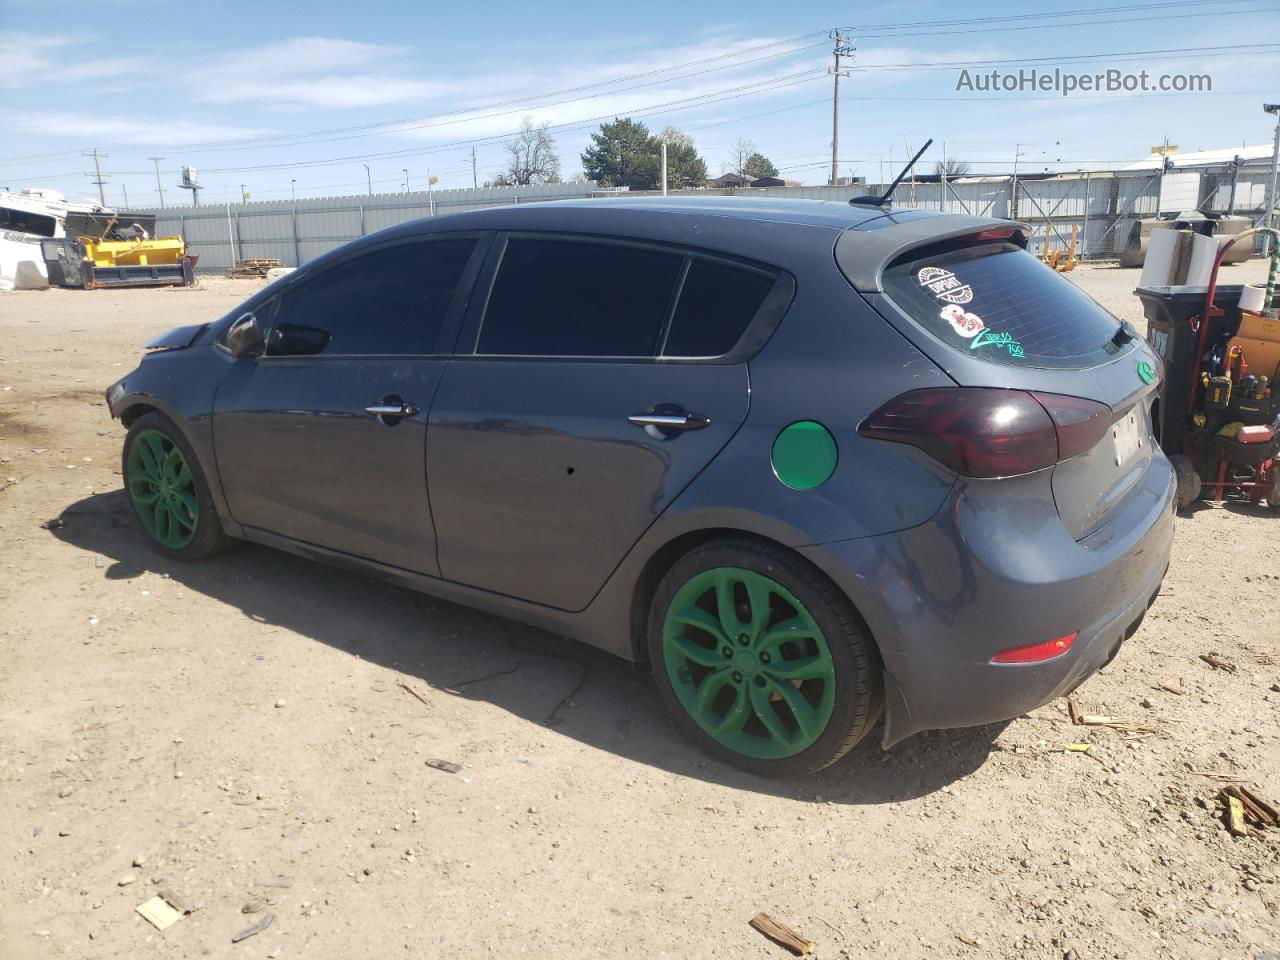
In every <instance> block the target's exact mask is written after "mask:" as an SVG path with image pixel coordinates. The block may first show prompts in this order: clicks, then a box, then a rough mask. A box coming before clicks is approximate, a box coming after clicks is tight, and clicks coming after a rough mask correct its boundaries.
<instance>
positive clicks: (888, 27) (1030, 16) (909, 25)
mask: <svg viewBox="0 0 1280 960" xmlns="http://www.w3.org/2000/svg"><path fill="white" fill-rule="evenodd" d="M1233 2H1237V0H1175V2H1161V3H1133V4H1128V5H1126V6H1114V5H1113V6H1106V7H1087V8H1085V9H1083V10H1054V11H1048V12H1045V13H1019V14H1002V15H1000V16H995V17H968V18H962V19H948V21H947V23H948V24H949V25H952V26H964V25H967V24H980V23H981V24H990V23H1008V22H1011V21H1019V20H1021V21H1025V20H1049V19H1055V18H1062V17H1087V16H1092V15H1093V14H1104V15H1105V14H1108V13H1128V12H1130V11H1136V10H1152V11H1154V10H1170V9H1175V8H1179V7H1206V6H1221V5H1223V4H1228V3H1233ZM937 25H938V24H937V21H933V20H917V21H914V22H899V23H882V24H854V25H852V26H850V27H849V29H850V30H853V31H855V32H857V33H859V34H865V33H867V32H869V31H900V30H913V29H922V28H923V29H930V30H933V29H935V28H936V27H937Z"/></svg>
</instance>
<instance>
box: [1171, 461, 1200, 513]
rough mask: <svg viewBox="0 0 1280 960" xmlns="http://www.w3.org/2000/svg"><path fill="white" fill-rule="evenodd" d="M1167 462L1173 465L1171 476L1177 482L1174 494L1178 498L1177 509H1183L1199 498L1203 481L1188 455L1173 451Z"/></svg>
mask: <svg viewBox="0 0 1280 960" xmlns="http://www.w3.org/2000/svg"><path fill="white" fill-rule="evenodd" d="M1169 463H1170V464H1171V465H1172V466H1173V476H1174V478H1175V479H1176V480H1177V484H1178V489H1177V493H1176V494H1175V496H1176V497H1177V498H1178V509H1179V510H1185V509H1187V507H1189V506H1191V504H1193V503H1195V502H1196V500H1198V499H1199V498H1200V494H1201V492H1202V487H1201V484H1202V483H1203V481H1201V479H1200V474H1199V473H1197V472H1196V468H1195V464H1193V463H1192V462H1191V458H1190V457H1187V456H1184V455H1183V454H1181V453H1175V454H1174V455H1173V456H1171V457H1170V458H1169Z"/></svg>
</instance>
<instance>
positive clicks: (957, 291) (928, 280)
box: [916, 267, 973, 303]
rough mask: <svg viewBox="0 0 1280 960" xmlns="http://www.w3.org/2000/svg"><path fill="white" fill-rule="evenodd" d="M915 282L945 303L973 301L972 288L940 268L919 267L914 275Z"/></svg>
mask: <svg viewBox="0 0 1280 960" xmlns="http://www.w3.org/2000/svg"><path fill="white" fill-rule="evenodd" d="M916 281H917V282H918V283H919V284H920V286H922V287H924V288H925V289H926V290H928V291H929V292H930V293H932V294H933V295H934V296H935V297H937V298H938V299H939V300H945V301H947V303H968V302H969V301H970V300H972V299H973V287H971V286H969V285H968V284H967V283H961V282H960V280H959V278H958V277H956V275H955V274H954V273H952V272H951V271H950V270H945V269H943V268H942V267H921V268H920V272H919V273H917V274H916Z"/></svg>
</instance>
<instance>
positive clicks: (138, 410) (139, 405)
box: [117, 400, 173, 430]
mask: <svg viewBox="0 0 1280 960" xmlns="http://www.w3.org/2000/svg"><path fill="white" fill-rule="evenodd" d="M148 413H160V414H164V416H166V417H169V415H168V414H167V413H165V412H164V411H163V410H161V409H160V408H159V407H157V406H156V405H155V404H152V403H147V402H146V401H145V400H137V401H135V402H133V403H131V404H129V405H128V406H126V407H123V408H122V409H121V410H120V412H119V413H118V414H117V416H118V417H119V418H120V422H121V423H122V424H123V425H124V427H125V429H126V430H127V429H128V428H129V427H132V426H133V424H134V422H135V421H136V420H137V419H138V418H139V417H144V416H146V415H147V414H148ZM169 419H170V420H172V419H173V418H172V417H169Z"/></svg>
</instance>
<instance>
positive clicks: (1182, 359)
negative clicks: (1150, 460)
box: [1135, 283, 1244, 456]
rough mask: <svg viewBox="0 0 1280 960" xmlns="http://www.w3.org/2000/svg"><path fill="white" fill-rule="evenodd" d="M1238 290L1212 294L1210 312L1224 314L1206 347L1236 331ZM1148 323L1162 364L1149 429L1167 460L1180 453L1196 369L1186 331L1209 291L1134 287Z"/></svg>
mask: <svg viewBox="0 0 1280 960" xmlns="http://www.w3.org/2000/svg"><path fill="white" fill-rule="evenodd" d="M1243 290H1244V285H1243V284H1238V283H1237V284H1231V285H1222V284H1220V285H1219V286H1218V288H1217V289H1216V290H1215V291H1214V294H1213V303H1214V306H1216V307H1219V308H1221V309H1222V311H1223V315H1222V316H1220V317H1215V318H1214V320H1213V321H1212V326H1211V327H1210V329H1209V335H1208V337H1207V338H1206V340H1205V342H1206V343H1208V344H1213V343H1216V342H1217V341H1218V340H1220V339H1222V338H1223V336H1224V335H1227V334H1231V333H1234V332H1235V330H1236V329H1238V328H1239V326H1240V311H1239V310H1238V309H1237V304H1238V303H1239V302H1240V293H1241V291H1243ZM1135 292H1136V293H1137V294H1138V299H1139V300H1141V301H1142V311H1143V313H1144V314H1145V315H1146V318H1147V340H1148V342H1149V343H1150V344H1151V347H1152V349H1154V350H1155V351H1156V353H1158V354H1160V356H1161V357H1162V358H1163V359H1164V365H1165V376H1164V387H1163V388H1162V389H1161V392H1160V399H1159V400H1158V401H1157V408H1156V410H1155V411H1154V418H1153V419H1154V423H1153V424H1152V426H1153V428H1154V430H1155V433H1156V439H1157V440H1159V441H1160V447H1161V449H1163V450H1164V452H1165V453H1166V454H1169V455H1170V456H1172V455H1173V454H1176V453H1182V452H1183V440H1184V439H1185V436H1186V428H1187V404H1188V403H1189V402H1190V400H1191V377H1192V374H1193V373H1194V372H1195V371H1196V370H1197V369H1199V361H1200V358H1199V357H1197V356H1196V345H1197V344H1198V343H1199V340H1200V335H1199V333H1197V332H1196V331H1194V330H1192V329H1191V319H1192V318H1193V317H1196V316H1199V314H1200V312H1201V311H1202V310H1203V309H1204V298H1205V295H1206V294H1207V293H1208V292H1209V288H1208V287H1204V286H1198V287H1189V286H1187V287H1139V288H1138V289H1137V290H1136V291H1135Z"/></svg>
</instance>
